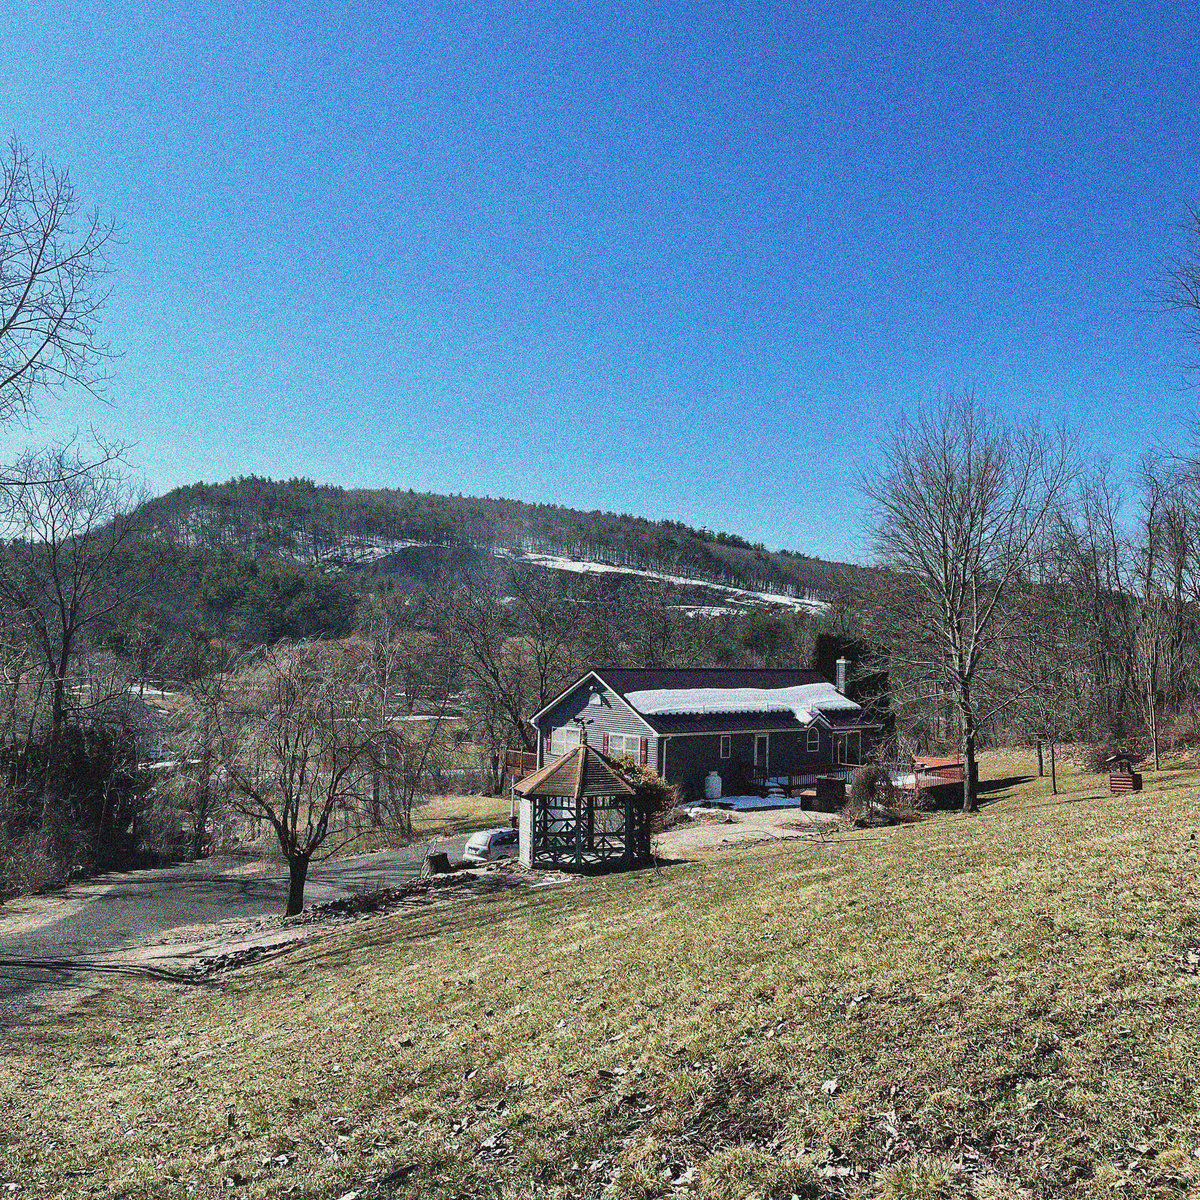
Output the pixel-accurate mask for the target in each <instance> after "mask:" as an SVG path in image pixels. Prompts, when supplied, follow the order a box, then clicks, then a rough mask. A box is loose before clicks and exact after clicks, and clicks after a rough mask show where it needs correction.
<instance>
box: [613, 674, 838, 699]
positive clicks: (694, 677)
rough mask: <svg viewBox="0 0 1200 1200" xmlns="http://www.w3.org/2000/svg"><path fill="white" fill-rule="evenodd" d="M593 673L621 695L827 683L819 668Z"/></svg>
mask: <svg viewBox="0 0 1200 1200" xmlns="http://www.w3.org/2000/svg"><path fill="white" fill-rule="evenodd" d="M596 674H597V675H599V676H600V678H601V679H603V680H604V682H605V683H607V684H608V685H609V686H610V687H611V688H613V689H614V690H616V691H618V692H620V693H621V694H622V695H623V696H624V695H626V694H627V693H629V692H646V691H657V690H659V689H665V688H671V689H674V688H777V687H797V686H799V685H801V684H805V683H827V682H828V680H826V678H825V676H824V675H822V674H821V673H820V671H810V670H807V669H802V668H792V667H763V668H757V667H663V668H641V667H597V668H596Z"/></svg>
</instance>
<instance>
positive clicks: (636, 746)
mask: <svg viewBox="0 0 1200 1200" xmlns="http://www.w3.org/2000/svg"><path fill="white" fill-rule="evenodd" d="M608 756H609V758H622V757H626V758H632V759H633V761H634V762H641V761H642V739H641V738H640V737H636V736H635V735H634V734H632V733H610V734H609V735H608Z"/></svg>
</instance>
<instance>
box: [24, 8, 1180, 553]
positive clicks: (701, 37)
mask: <svg viewBox="0 0 1200 1200" xmlns="http://www.w3.org/2000/svg"><path fill="white" fill-rule="evenodd" d="M1197 11H1198V10H1197V6H1196V4H1195V0H1168V2H1164V3H1155V2H1154V0H1148V2H1147V0H1138V2H1136V3H1124V4H1104V5H1101V4H1081V3H1076V4H1065V5H1053V6H1051V5H1047V6H1044V7H1043V6H1032V5H1015V6H1014V5H1000V4H998V3H984V4H958V5H955V4H946V3H937V2H935V3H932V4H924V5H916V4H900V3H897V4H894V5H889V6H884V5H871V4H862V3H856V2H855V0H839V2H838V3H836V4H827V5H803V4H802V5H790V4H782V3H780V4H765V3H764V4H721V3H713V2H708V3H694V4H692V3H686V2H678V3H660V4H637V3H625V4H622V5H620V6H614V7H613V8H611V9H605V8H602V7H598V6H596V5H595V4H592V3H588V4H578V5H573V4H565V3H539V2H537V0H534V2H533V3H523V4H520V5H516V4H514V5H511V6H505V5H491V4H475V3H454V4H438V3H424V4H413V5H401V4H386V3H369V2H361V3H353V2H351V3H345V4H329V3H303V2H300V0H275V2H272V3H258V2H255V0H243V2H241V3H232V4H231V3H229V2H228V0H221V2H220V3H208V2H196V3H190V4H189V3H171V4H163V3H161V2H157V3H141V2H133V0H71V2H70V3H67V2H61V0H22V3H19V4H8V5H6V6H5V13H4V17H3V19H2V21H0V113H2V114H3V116H2V117H0V121H4V122H6V123H7V125H8V126H9V128H10V130H11V132H12V133H14V134H16V135H17V136H18V137H19V138H20V139H21V140H22V141H23V142H25V143H26V145H27V146H28V147H29V148H30V149H33V150H38V151H44V152H45V153H47V154H48V155H50V156H51V157H52V158H53V159H54V160H55V161H56V162H58V163H60V164H62V165H67V166H69V167H70V168H71V171H72V175H73V178H74V180H75V183H76V186H77V188H78V189H79V191H80V192H81V193H82V194H83V195H84V196H85V197H87V198H88V199H89V200H91V201H93V202H94V203H95V204H96V205H97V206H98V207H99V208H100V209H101V210H102V211H103V212H104V213H106V214H109V215H112V216H113V217H115V218H116V219H117V220H118V221H119V222H120V223H121V225H122V227H123V235H122V243H121V245H119V246H117V247H116V248H115V249H114V251H113V253H112V255H111V260H112V266H113V268H114V270H115V275H114V280H113V283H114V287H115V291H114V294H113V297H112V300H111V303H110V306H109V308H108V311H107V316H106V318H105V332H106V333H107V335H108V337H109V338H110V340H111V341H112V343H113V344H114V346H115V347H116V348H118V349H120V350H121V351H123V353H124V357H123V358H122V359H121V360H120V361H119V362H118V363H117V364H116V366H115V377H114V379H113V382H112V384H111V387H110V389H109V395H110V398H111V402H112V403H111V407H109V408H102V409H99V410H97V409H96V407H95V406H94V405H91V406H89V405H86V404H83V403H79V402H74V401H70V402H63V403H61V404H58V405H47V406H46V408H45V410H44V414H43V415H44V417H45V418H46V420H45V421H44V422H43V425H42V427H41V428H40V429H39V430H38V431H37V432H38V435H39V436H45V435H46V431H47V429H48V430H50V431H51V432H61V431H62V430H65V429H69V428H70V427H72V426H74V425H87V424H95V425H97V426H98V427H99V428H100V429H102V430H103V431H105V432H106V433H107V434H109V435H110V436H114V437H121V438H125V439H128V440H132V441H134V442H136V443H137V445H136V449H135V450H134V452H133V458H134V460H135V462H136V463H137V464H138V465H139V467H140V468H141V469H142V470H143V471H144V473H145V476H146V478H147V480H148V482H149V483H150V485H151V487H152V488H154V489H155V490H162V489H166V488H167V487H170V486H173V485H175V484H178V483H185V482H191V481H194V480H197V479H206V480H217V479H225V478H228V477H230V476H232V475H239V474H249V473H257V474H265V475H273V476H276V477H279V476H284V477H286V476H291V475H307V476H311V477H314V478H316V479H318V480H321V481H327V482H333V483H339V484H343V485H345V486H392V487H413V488H417V489H419V490H432V491H454V492H466V493H480V494H489V495H504V496H511V497H516V498H520V499H527V500H535V501H553V502H558V503H563V504H567V505H570V506H573V507H581V508H593V507H596V508H605V509H615V510H619V511H625V512H636V513H639V514H643V515H646V516H650V517H672V518H675V519H680V520H684V521H688V522H690V523H693V524H698V525H699V524H705V525H709V526H714V527H718V528H723V529H729V530H733V531H736V532H739V533H741V534H743V535H747V536H750V537H752V538H755V539H761V540H764V541H765V542H767V543H768V544H769V545H772V546H787V547H791V548H795V549H799V550H802V551H805V552H807V553H815V554H822V555H825V556H830V557H857V556H859V555H860V554H861V553H862V536H861V532H860V528H861V512H860V507H861V506H860V502H859V500H858V498H857V496H856V494H855V490H854V486H853V477H854V472H855V470H856V468H857V467H858V466H859V465H860V464H861V463H862V462H863V461H864V459H866V460H868V461H869V456H870V453H871V446H872V444H873V443H874V441H875V440H876V439H877V438H878V437H879V435H880V434H881V432H882V431H884V430H886V428H887V425H888V423H889V422H891V421H892V420H894V419H895V417H896V415H897V414H898V413H899V412H900V411H902V410H903V409H904V408H905V407H906V406H909V407H911V406H912V405H913V404H914V403H915V402H917V401H919V400H920V399H921V398H923V397H926V398H927V397H930V396H932V395H934V394H936V393H937V392H938V391H940V390H944V389H959V388H962V387H964V386H967V385H973V386H974V387H975V388H976V390H977V391H978V392H979V393H980V394H981V395H982V396H983V398H984V399H985V400H986V401H987V402H988V403H990V404H994V405H996V406H997V407H999V408H1001V409H1003V410H1004V411H1005V412H1007V413H1009V414H1010V415H1012V416H1014V417H1020V416H1023V415H1025V414H1032V413H1042V414H1044V415H1045V416H1047V417H1048V418H1050V419H1051V420H1057V419H1060V418H1061V419H1065V420H1067V421H1069V422H1072V423H1073V424H1074V425H1075V426H1076V427H1077V428H1079V429H1080V430H1081V433H1082V434H1083V435H1084V436H1086V437H1087V438H1089V439H1090V440H1091V441H1092V442H1093V443H1094V444H1096V445H1097V446H1098V447H1100V448H1101V449H1102V450H1105V451H1108V452H1111V453H1114V454H1115V455H1116V456H1117V457H1118V459H1119V460H1120V459H1121V458H1122V457H1123V456H1129V455H1134V454H1136V453H1137V452H1138V451H1140V449H1142V448H1143V447H1145V446H1146V445H1148V444H1149V443H1150V442H1151V441H1153V440H1154V439H1156V438H1173V437H1175V436H1176V431H1177V429H1178V422H1179V418H1180V416H1181V414H1183V413H1185V412H1188V411H1190V409H1191V407H1192V405H1193V403H1194V401H1195V399H1196V393H1195V392H1194V391H1189V390H1187V389H1185V388H1184V387H1183V386H1182V378H1181V372H1180V363H1181V361H1182V360H1183V358H1184V356H1185V347H1184V345H1183V343H1182V341H1181V340H1180V338H1179V334H1178V332H1177V326H1176V325H1175V324H1173V322H1172V321H1171V320H1170V319H1169V318H1167V317H1164V316H1163V315H1161V314H1159V313H1156V312H1154V311H1153V309H1152V307H1151V306H1150V305H1149V303H1148V302H1147V299H1146V296H1147V292H1148V290H1149V288H1150V287H1151V285H1152V283H1153V278H1154V273H1155V270H1156V268H1157V265H1158V264H1159V262H1160V261H1161V260H1163V259H1165V258H1168V257H1169V256H1170V255H1171V254H1172V252H1173V251H1175V250H1176V249H1178V248H1179V247H1180V245H1181V238H1180V234H1179V232H1178V229H1177V223H1178V222H1179V221H1180V220H1181V218H1182V216H1183V211H1184V204H1185V203H1186V202H1188V201H1191V202H1193V203H1200V171H1198V170H1197V166H1198V160H1200V155H1198V151H1200V138H1198V132H1200V72H1197V71H1196V63H1197V60H1198V58H1200V38H1198V36H1197V35H1198V33H1200V17H1198V16H1197Z"/></svg>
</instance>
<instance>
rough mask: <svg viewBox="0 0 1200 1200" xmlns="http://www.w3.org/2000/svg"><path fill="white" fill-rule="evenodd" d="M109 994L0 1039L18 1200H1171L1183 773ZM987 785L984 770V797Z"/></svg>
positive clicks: (522, 901) (1199, 790)
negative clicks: (43, 1198) (689, 1198)
mask: <svg viewBox="0 0 1200 1200" xmlns="http://www.w3.org/2000/svg"><path fill="white" fill-rule="evenodd" d="M1030 766H1031V763H1030V759H1029V758H1028V756H1022V755H1004V756H1001V755H992V756H989V757H988V758H986V759H985V760H984V763H983V776H984V780H985V785H986V786H988V787H989V789H990V790H989V792H988V795H987V800H988V803H987V804H986V806H985V808H984V809H983V811H982V812H980V813H979V814H978V815H976V816H973V817H966V816H962V815H959V814H944V815H942V814H939V815H936V816H934V817H932V818H930V819H929V820H927V821H924V822H922V823H920V824H918V825H914V826H909V827H901V828H896V829H887V830H873V831H862V832H856V833H847V834H842V835H839V836H837V837H835V838H830V839H827V840H818V841H812V842H803V843H786V844H774V845H768V846H760V847H753V848H745V849H739V850H736V851H728V852H722V853H718V854H713V855H711V856H709V857H707V858H705V859H704V860H703V861H702V862H699V863H692V864H683V865H679V866H676V867H672V868H669V869H667V870H665V871H663V872H662V873H661V874H655V873H653V872H648V873H643V874H631V875H623V876H615V877H610V878H608V879H605V880H602V881H589V882H585V883H583V884H579V885H567V886H563V887H557V888H555V887H547V888H541V889H537V890H534V891H527V892H523V893H520V894H518V895H515V896H513V895H509V896H503V897H497V898H495V899H487V900H483V901H479V902H476V903H473V904H469V905H463V906H461V907H458V908H455V909H452V910H449V915H447V912H437V911H434V910H426V911H418V912H415V913H411V912H410V913H405V914H401V915H397V916H393V917H388V918H383V919H380V920H378V921H374V922H369V923H364V924H361V925H358V926H354V927H351V928H348V929H346V930H344V931H340V932H336V933H331V934H329V935H328V936H326V937H323V938H321V939H319V940H317V941H314V942H312V943H309V944H308V945H307V946H306V947H305V948H304V949H302V950H299V951H297V952H295V953H294V954H293V955H291V956H290V957H287V958H283V959H280V960H277V961H275V962H273V963H271V964H268V965H264V966H259V967H255V968H248V969H245V970H243V971H241V972H237V973H235V974H232V975H231V976H229V977H228V979H227V980H226V981H225V982H224V983H223V984H221V985H219V986H212V987H206V988H204V989H190V990H184V989H174V988H169V987H164V986H162V985H158V984H153V985H152V984H147V983H144V982H143V983H136V984H135V983H129V984H126V985H123V986H121V987H119V988H117V989H115V990H113V991H110V992H108V993H107V994H101V995H100V996H97V997H95V998H93V999H92V1000H90V1001H88V1002H87V1003H85V1004H83V1005H82V1006H81V1007H80V1008H78V1009H77V1010H76V1011H74V1012H73V1013H71V1014H69V1015H67V1016H65V1017H63V1018H59V1019H57V1020H56V1021H55V1022H52V1023H48V1024H45V1025H42V1026H39V1027H37V1028H35V1029H34V1030H33V1031H32V1032H31V1031H28V1030H26V1031H21V1032H19V1033H12V1034H10V1035H9V1036H8V1037H7V1039H6V1040H5V1041H4V1043H3V1045H2V1047H0V1095H2V1096H4V1097H5V1109H4V1116H3V1118H2V1119H0V1185H2V1184H3V1183H5V1182H11V1183H17V1184H19V1185H20V1186H21V1190H20V1191H19V1192H15V1193H14V1195H16V1196H18V1197H23V1196H35V1195H37V1196H40V1195H69V1196H75V1195H105V1196H108V1195H116V1196H129V1197H135V1196H137V1197H140V1196H171V1197H175V1196H178V1197H185V1196H193V1197H203V1196H223V1197H224V1196H247V1197H261V1196H303V1197H326V1196H328V1197H342V1196H345V1195H346V1194H347V1193H350V1192H357V1193H359V1196H360V1197H361V1198H362V1200H367V1198H370V1197H375V1196H423V1197H452V1196H471V1197H476V1196H494V1197H501V1198H511V1200H516V1198H519V1197H533V1196H561V1197H564V1198H565V1197H577V1196H596V1197H601V1196H603V1197H613V1198H618V1197H620V1198H635V1197H636V1198H639V1200H650V1198H653V1197H659V1196H670V1195H697V1196H701V1197H705V1198H707V1200H718V1198H720V1200H733V1198H735V1197H737V1198H741V1197H747V1196H751V1195H753V1196H757V1197H759V1198H760V1200H775V1198H782V1200H787V1198H788V1197H791V1196H798V1197H802V1198H804V1197H822V1196H852V1197H857V1196H863V1197H866V1196H871V1197H880V1198H883V1200H901V1198H911V1200H921V1198H929V1200H932V1198H935V1197H945V1198H953V1197H964V1198H965V1197H970V1196H974V1197H980V1198H985V1197H991V1198H993V1200H1002V1198H1004V1197H1018V1196H1026V1195H1028V1196H1047V1197H1048V1196H1056V1197H1057V1196H1068V1195H1069V1196H1121V1197H1139V1196H1155V1197H1159V1196H1163V1197H1165V1196H1186V1195H1190V1196H1193V1197H1195V1196H1200V1187H1198V1184H1197V1182H1196V1181H1197V1180H1200V1157H1198V1156H1197V1155H1198V1152H1200V1104H1198V1101H1200V1093H1198V1092H1197V1073H1198V1071H1200V975H1198V974H1197V969H1198V966H1200V908H1198V900H1200V884H1198V881H1197V868H1198V866H1200V840H1198V835H1200V772H1196V771H1194V770H1187V771H1184V770H1179V771H1171V770H1166V771H1163V772H1162V773H1161V775H1160V776H1158V777H1154V776H1152V775H1149V774H1148V775H1147V777H1146V778H1147V790H1146V792H1144V793H1143V794H1141V795H1139V796H1133V797H1124V798H1121V799H1116V798H1111V797H1110V796H1109V795H1108V794H1107V790H1106V784H1107V781H1106V780H1104V779H1102V778H1098V777H1094V776H1091V777H1081V776H1080V775H1078V774H1077V773H1076V772H1074V771H1073V770H1072V769H1071V768H1070V767H1064V768H1063V769H1062V772H1061V783H1062V785H1063V792H1064V794H1063V795H1061V796H1059V797H1051V796H1050V795H1049V781H1048V780H1028V779H1026V778H1025V777H1026V776H1028V775H1029V773H1030ZM989 777H991V778H992V779H1000V780H1002V781H1005V782H1001V783H999V784H988V783H987V781H988V779H989Z"/></svg>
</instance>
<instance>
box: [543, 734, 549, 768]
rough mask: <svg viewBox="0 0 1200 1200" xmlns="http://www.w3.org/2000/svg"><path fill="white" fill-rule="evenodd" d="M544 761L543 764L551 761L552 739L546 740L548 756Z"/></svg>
mask: <svg viewBox="0 0 1200 1200" xmlns="http://www.w3.org/2000/svg"><path fill="white" fill-rule="evenodd" d="M542 761H543V762H549V761H550V739H549V738H547V739H546V756H545V758H544V759H543V760H542Z"/></svg>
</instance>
